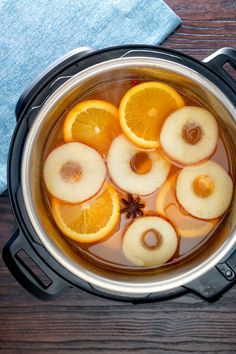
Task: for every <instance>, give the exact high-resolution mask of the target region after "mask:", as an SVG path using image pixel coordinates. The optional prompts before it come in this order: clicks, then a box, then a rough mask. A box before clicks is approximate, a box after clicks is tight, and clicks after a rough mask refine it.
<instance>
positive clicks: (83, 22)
mask: <svg viewBox="0 0 236 354" xmlns="http://www.w3.org/2000/svg"><path fill="white" fill-rule="evenodd" d="M0 18H1V26H0V43H1V44H0V56H1V65H0V102H1V104H0V193H1V192H3V191H4V190H5V189H6V164H7V154H8V147H9V143H10V139H11V135H12V132H13V130H14V126H15V116H14V109H15V105H16V102H17V100H18V98H19V96H20V95H21V93H22V92H23V91H24V89H25V88H26V87H27V86H28V85H29V84H30V83H31V81H32V80H34V79H35V77H37V75H39V74H40V72H42V71H43V70H44V69H45V68H46V67H47V66H48V65H49V64H51V63H52V62H53V61H54V60H56V59H57V58H59V57H60V56H61V55H63V54H65V53H66V52H68V51H70V50H72V49H74V48H77V47H79V46H91V47H94V48H103V47H106V46H111V45H119V44H131V43H145V44H159V43H161V42H162V41H163V40H164V39H165V38H166V37H167V36H168V35H169V34H170V33H171V32H173V31H174V30H175V28H176V27H177V26H178V25H179V24H180V22H181V21H180V19H179V17H178V16H177V15H176V14H175V13H174V12H173V11H172V10H171V9H170V8H169V7H168V6H167V5H166V4H165V3H164V2H163V1H162V0H129V1H124V0H100V1H98V0H60V1H57V0H50V1H48V0H33V1H32V0H8V1H6V0H0Z"/></svg>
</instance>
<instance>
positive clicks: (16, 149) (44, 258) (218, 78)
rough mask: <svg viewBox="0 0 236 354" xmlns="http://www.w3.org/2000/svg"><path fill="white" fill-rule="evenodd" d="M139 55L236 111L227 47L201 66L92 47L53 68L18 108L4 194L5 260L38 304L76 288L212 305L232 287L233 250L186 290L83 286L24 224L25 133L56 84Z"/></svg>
mask: <svg viewBox="0 0 236 354" xmlns="http://www.w3.org/2000/svg"><path fill="white" fill-rule="evenodd" d="M137 55H141V56H146V57H157V58H164V59H168V60H172V61H174V62H178V63H181V64H182V65H185V66H187V67H190V68H192V69H194V70H195V71H198V72H200V73H201V74H202V75H204V76H205V77H207V78H208V79H209V80H211V81H212V82H213V83H214V84H216V85H217V86H218V87H219V88H220V89H221V90H222V91H223V92H224V93H225V94H226V95H227V96H228V97H229V99H230V100H231V101H232V103H233V104H234V105H235V106H236V85H235V82H234V81H233V79H232V78H230V77H229V75H228V74H227V73H226V72H225V71H224V69H223V65H224V63H225V62H226V61H230V62H231V65H232V66H233V67H234V68H236V50H234V49H231V48H225V49H222V50H221V51H220V52H219V53H218V52H216V53H215V55H214V57H212V59H211V60H209V61H208V62H207V63H205V64H204V63H201V62H199V61H197V60H195V59H194V58H191V57H189V56H186V55H184V54H181V53H179V52H176V51H173V50H169V49H165V48H162V47H158V46H147V45H128V46H120V47H112V48H107V49H103V50H98V51H94V50H92V49H90V48H85V50H81V49H78V50H75V51H73V52H72V53H71V54H70V53H69V54H68V55H66V56H65V57H63V58H62V59H60V60H59V61H58V62H57V63H55V64H54V65H53V66H51V67H50V68H49V70H47V71H46V72H45V73H44V74H43V75H42V76H41V77H40V79H39V80H37V81H36V82H35V83H34V85H33V86H31V87H30V88H29V89H28V90H26V92H25V93H24V94H23V95H22V96H21V98H20V99H19V101H18V104H17V106H16V117H17V121H18V124H17V126H16V129H15V132H14V135H13V138H12V142H11V146H10V150H9V160H8V191H9V196H10V201H11V205H12V209H13V212H14V214H15V217H16V220H17V223H18V225H19V231H18V232H16V233H15V234H14V235H13V236H12V238H11V239H10V240H9V242H8V243H7V244H6V245H5V247H4V249H3V259H4V262H5V263H6V265H7V267H8V268H9V270H10V271H11V273H12V275H13V276H14V277H15V278H16V279H17V280H18V282H19V283H20V284H21V285H22V286H23V287H24V288H25V289H26V290H28V291H29V292H30V293H31V294H33V295H34V296H36V297H38V298H40V299H43V300H51V299H53V298H55V297H56V296H58V295H60V294H61V293H63V292H64V291H65V290H67V289H68V288H70V287H71V286H75V287H78V288H80V289H82V290H85V291H87V292H89V293H92V294H95V295H97V296H100V297H104V298H110V299H114V300H119V301H129V302H133V303H143V302H152V301H161V300H167V299H169V298H173V297H176V296H179V295H183V294H186V293H188V292H193V293H195V294H197V295H199V296H200V297H202V298H203V299H205V300H207V301H209V302H212V301H215V300H217V299H218V298H219V297H220V296H222V295H223V294H224V293H225V292H226V291H228V290H229V289H230V288H231V287H232V286H233V285H234V284H235V283H236V276H235V273H236V250H231V253H230V254H229V255H227V257H225V258H224V259H223V260H222V262H221V263H220V264H218V265H217V266H216V267H213V268H212V269H211V270H210V271H209V272H207V273H206V274H204V275H203V276H201V277H200V278H198V279H197V280H195V281H193V282H191V283H188V284H187V285H185V286H184V287H180V288H176V289H174V290H171V291H168V292H163V293H160V292H158V293H152V294H148V295H145V296H143V297H142V296H138V297H135V296H134V295H130V296H129V295H124V296H123V295H122V294H121V295H119V296H118V295H113V294H110V293H109V292H105V291H101V290H100V289H97V288H95V287H94V286H92V285H91V284H88V283H86V282H84V281H83V280H81V279H79V278H78V277H76V276H75V275H73V274H72V273H71V272H69V271H68V270H67V269H65V268H64V267H62V266H61V265H60V264H59V263H58V262H57V261H56V260H55V259H54V258H53V257H52V256H51V255H50V254H49V253H48V252H47V250H46V249H45V248H44V247H43V245H42V244H41V241H40V240H39V238H38V236H37V234H36V233H35V231H34V229H33V227H32V225H31V223H30V220H29V219H28V215H27V212H26V210H25V206H24V201H23V198H22V193H21V176H20V170H21V168H20V166H21V156H22V150H23V147H24V142H25V138H26V136H27V133H28V130H29V128H30V125H31V123H32V121H33V120H34V118H35V116H36V115H37V113H38V111H39V109H40V107H41V106H42V105H43V103H44V102H45V100H46V99H47V98H48V97H49V96H50V95H51V94H52V93H53V92H54V91H55V90H56V89H57V88H58V87H59V86H60V85H62V84H63V83H64V82H65V81H66V80H68V79H69V78H70V77H71V76H73V75H74V74H77V73H78V72H80V71H81V70H83V69H85V68H87V67H89V66H91V65H94V64H97V63H99V62H103V61H107V60H110V59H114V58H119V57H122V56H126V57H127V56H137ZM19 250H24V251H25V252H26V253H27V254H28V255H29V256H30V257H31V258H32V259H33V261H34V262H35V263H36V264H37V265H38V266H39V268H41V269H42V270H43V272H44V273H45V274H46V275H47V276H48V278H50V279H51V282H50V285H49V286H48V287H45V286H43V285H42V284H41V283H40V281H39V280H38V279H37V277H36V276H35V275H34V274H33V272H32V271H31V270H30V269H28V268H27V267H26V266H25V265H24V263H23V262H21V260H20V259H19V257H18V255H17V254H18V252H19Z"/></svg>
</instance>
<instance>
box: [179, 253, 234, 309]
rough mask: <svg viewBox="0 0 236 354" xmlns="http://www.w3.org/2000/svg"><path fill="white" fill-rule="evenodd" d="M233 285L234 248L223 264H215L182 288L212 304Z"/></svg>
mask: <svg viewBox="0 0 236 354" xmlns="http://www.w3.org/2000/svg"><path fill="white" fill-rule="evenodd" d="M235 284H236V248H235V249H234V251H233V252H232V253H231V255H230V257H229V258H227V259H226V260H225V261H224V262H222V263H219V264H217V265H216V266H215V267H213V268H211V269H210V270H209V271H208V272H207V273H205V274H204V275H202V276H201V277H199V278H197V279H196V280H194V281H192V282H190V283H188V284H186V285H185V286H184V288H185V289H187V290H190V291H191V292H193V293H195V294H197V295H198V296H200V297H201V298H203V299H204V300H206V301H208V302H214V301H216V300H218V299H219V298H220V297H221V296H222V295H223V294H225V293H226V292H227V291H228V290H229V289H231V288H232V286H233V285H235Z"/></svg>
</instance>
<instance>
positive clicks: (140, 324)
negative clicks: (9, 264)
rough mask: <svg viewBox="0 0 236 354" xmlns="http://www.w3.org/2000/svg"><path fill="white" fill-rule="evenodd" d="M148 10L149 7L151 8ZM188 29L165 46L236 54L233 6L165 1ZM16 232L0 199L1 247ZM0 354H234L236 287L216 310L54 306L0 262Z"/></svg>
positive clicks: (61, 302) (63, 301)
mask: <svg viewBox="0 0 236 354" xmlns="http://www.w3.org/2000/svg"><path fill="white" fill-rule="evenodd" d="M147 2H148V1H147ZM166 2H167V3H168V4H169V5H170V6H171V7H172V9H173V10H174V11H175V12H176V13H177V14H178V15H179V16H180V17H181V19H182V20H183V24H182V26H181V27H180V28H178V29H177V30H176V32H175V33H174V34H172V35H171V36H170V37H169V39H168V40H167V41H166V42H165V43H164V44H163V46H165V47H168V48H173V49H177V50H179V51H182V52H184V53H186V54H190V55H192V56H195V57H196V58H198V59H203V58H205V57H206V56H208V55H209V54H211V53H212V52H214V51H215V50H217V49H219V48H221V47H227V46H228V47H229V46H232V47H235V48H236V1H234V0H231V1H230V0H196V1H191V0H168V1H166ZM15 229H16V224H15V221H14V217H13V215H12V213H11V209H10V205H9V200H8V197H7V195H4V196H1V197H0V235H1V238H0V247H1V248H2V246H3V244H4V243H5V242H6V240H7V239H8V238H9V237H10V236H11V235H12V233H13V232H14V230H15ZM0 284H1V286H0V352H1V353H4V354H8V353H22V354H24V353H43V354H49V353H50V354H51V353H57V354H58V353H87V354H89V353H104V354H105V353H107V354H110V353H112V354H115V353H117V354H118V353H119V354H121V353H143V354H147V353H152V354H153V353H166V352H168V351H169V352H170V353H224V354H226V353H236V287H235V288H234V289H232V290H231V291H230V292H229V293H228V294H226V295H225V296H224V297H223V298H222V299H220V300H219V301H218V302H217V303H214V304H207V303H204V302H203V301H201V300H200V299H196V298H194V297H192V296H184V297H181V298H178V299H175V300H171V301H166V302H162V303H153V304H146V305H131V304H127V303H119V302H113V301H108V300H103V299H100V298H97V297H94V296H92V295H88V294H87V293H84V292H82V291H79V290H76V289H73V290H71V291H69V292H67V293H65V294H64V295H62V296H61V297H59V298H58V299H57V300H55V301H53V302H41V301H39V300H37V299H35V298H33V297H32V296H31V295H29V294H28V293H27V292H26V291H25V290H24V289H23V288H22V287H21V286H20V285H19V284H18V283H17V282H16V281H15V280H14V279H13V277H12V276H11V275H10V273H9V271H8V270H7V269H6V267H5V265H4V263H3V261H2V260H0Z"/></svg>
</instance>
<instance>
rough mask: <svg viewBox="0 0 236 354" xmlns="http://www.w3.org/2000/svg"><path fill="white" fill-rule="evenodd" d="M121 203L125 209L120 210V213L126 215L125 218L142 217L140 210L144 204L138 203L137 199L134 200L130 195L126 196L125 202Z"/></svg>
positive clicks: (122, 200) (138, 199) (123, 200)
mask: <svg viewBox="0 0 236 354" xmlns="http://www.w3.org/2000/svg"><path fill="white" fill-rule="evenodd" d="M121 202H122V204H123V205H124V206H125V207H124V208H122V209H121V210H120V213H121V214H123V213H127V215H126V216H127V218H131V217H132V218H134V219H135V218H136V217H137V216H138V215H139V216H142V215H143V211H142V208H144V207H145V204H142V203H140V198H139V197H136V198H134V197H133V196H132V194H128V198H127V200H126V199H121Z"/></svg>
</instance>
